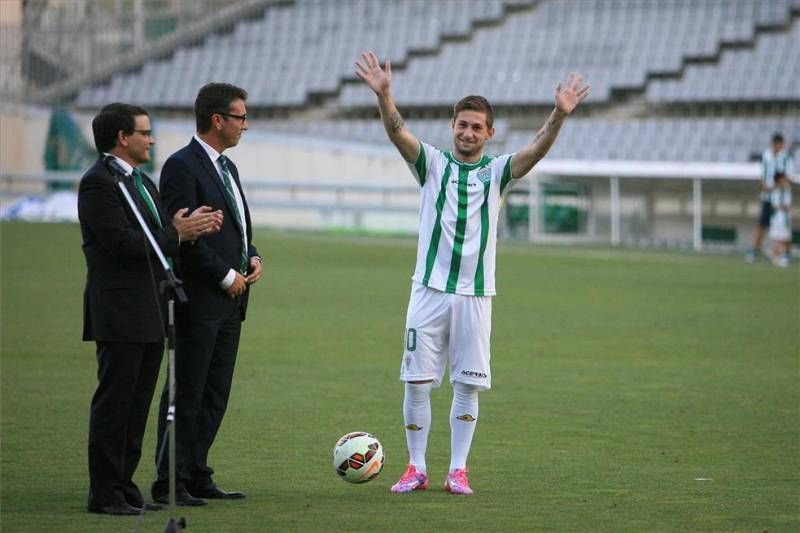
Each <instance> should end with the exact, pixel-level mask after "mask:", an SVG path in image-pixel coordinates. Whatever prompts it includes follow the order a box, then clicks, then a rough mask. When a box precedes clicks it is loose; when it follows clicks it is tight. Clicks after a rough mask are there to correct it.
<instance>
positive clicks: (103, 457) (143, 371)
mask: <svg viewBox="0 0 800 533" xmlns="http://www.w3.org/2000/svg"><path fill="white" fill-rule="evenodd" d="M163 351H164V343H163V341H160V342H154V343H124V342H99V341H98V342H97V365H98V367H97V381H98V383H97V390H96V391H95V393H94V396H93V397H92V408H91V414H90V416H89V505H88V506H89V509H90V510H97V509H100V508H102V507H106V506H109V505H121V504H123V503H125V502H127V503H129V504H131V505H133V506H134V507H140V506H141V505H142V503H143V499H142V494H141V492H139V488H138V487H137V486H136V484H135V483H134V482H133V474H134V472H135V471H136V467H137V466H138V465H139V459H140V458H141V457H142V439H143V438H144V430H145V426H146V425H147V414H148V412H149V410H150V402H151V400H152V399H153V392H154V390H155V388H156V381H157V380H158V371H159V368H160V367H161V357H162V354H163Z"/></svg>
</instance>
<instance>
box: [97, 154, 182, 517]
mask: <svg viewBox="0 0 800 533" xmlns="http://www.w3.org/2000/svg"><path fill="white" fill-rule="evenodd" d="M105 163H106V165H105V166H106V167H107V168H108V170H109V171H110V172H111V174H112V175H113V176H114V177H115V178H116V181H117V187H119V190H120V191H122V196H123V197H125V201H126V202H127V203H128V206H129V207H130V208H131V211H133V214H134V216H135V217H136V220H137V221H138V222H139V226H141V228H142V231H143V232H144V234H145V236H146V237H147V240H148V241H149V242H150V246H152V248H153V251H155V253H156V256H157V257H158V260H159V261H160V262H161V268H163V269H164V274H165V275H166V278H167V279H165V280H164V281H162V282H161V283H160V284H159V291H160V293H161V294H164V295H165V296H166V297H167V309H168V319H167V354H168V356H167V357H168V359H167V367H168V380H169V381H168V383H169V407H168V409H167V435H168V440H169V514H170V518H169V521H168V522H167V527H166V529H164V533H178V532H179V531H181V530H183V529H185V528H186V519H185V518H183V517H180V519H176V518H175V515H176V509H177V505H176V503H175V485H176V482H175V298H176V297H177V298H178V301H179V302H181V303H186V302H187V301H188V299H187V298H186V292H185V291H184V290H183V287H182V286H181V285H182V284H183V282H182V281H181V280H179V279H178V278H177V277H176V276H175V273H174V272H173V270H172V267H170V266H169V262H168V261H167V258H166V257H165V256H164V252H162V251H161V247H160V246H159V245H158V242H156V239H155V237H153V233H152V232H151V231H150V228H149V227H148V226H147V223H146V222H145V221H144V218H142V214H141V213H140V212H139V209H138V207H137V206H136V203H135V202H134V200H133V198H131V194H130V192H128V188H127V187H125V183H124V181H123V180H124V178H126V177H128V176H129V175H128V174H127V173H126V172H125V171H124V169H123V168H122V167H121V166H120V165H119V164H118V163H117V162H116V161H115V160H114V158H113V157H111V156H109V157H106V159H105Z"/></svg>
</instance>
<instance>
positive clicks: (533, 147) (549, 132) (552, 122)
mask: <svg viewBox="0 0 800 533" xmlns="http://www.w3.org/2000/svg"><path fill="white" fill-rule="evenodd" d="M582 81H583V76H581V75H580V74H575V73H570V75H569V77H568V78H567V83H566V86H565V87H563V88H562V86H561V83H560V82H559V84H558V86H557V87H556V108H555V109H553V112H552V113H550V116H549V117H548V118H547V121H545V123H544V126H542V128H541V129H540V130H539V132H538V133H537V134H536V136H535V137H534V138H533V140H532V141H531V143H530V144H528V145H527V146H525V147H524V148H522V149H521V150H519V151H518V152H517V153H515V154H514V157H513V158H511V176H512V177H513V178H521V177H523V176H524V175H525V174H527V173H528V172H530V170H531V169H532V168H533V166H534V165H535V164H536V163H538V162H539V160H540V159H541V158H543V157H544V156H545V154H546V153H547V151H548V150H550V147H551V146H553V143H554V142H555V140H556V137H558V132H559V130H560V129H561V126H562V124H564V119H566V118H567V115H569V114H570V113H572V111H574V110H575V108H576V107H578V104H580V103H581V102H582V101H583V99H584V98H586V96H587V95H588V94H589V89H590V88H591V87H590V86H589V85H583V86H581V82H582Z"/></svg>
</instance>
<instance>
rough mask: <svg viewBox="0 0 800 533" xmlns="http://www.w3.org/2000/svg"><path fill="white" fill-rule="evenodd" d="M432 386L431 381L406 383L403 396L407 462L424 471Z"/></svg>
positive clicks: (426, 468) (429, 424)
mask: <svg viewBox="0 0 800 533" xmlns="http://www.w3.org/2000/svg"><path fill="white" fill-rule="evenodd" d="M432 387H433V384H432V383H418V384H414V383H406V394H405V397H404V398H403V419H404V420H405V423H406V443H407V444H408V457H409V460H408V462H409V463H411V464H412V465H414V468H416V469H417V470H418V471H419V472H424V473H427V471H428V467H427V465H426V464H425V452H426V451H427V449H428V431H429V430H430V428H431V388H432Z"/></svg>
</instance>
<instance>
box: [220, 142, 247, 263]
mask: <svg viewBox="0 0 800 533" xmlns="http://www.w3.org/2000/svg"><path fill="white" fill-rule="evenodd" d="M219 166H220V167H221V168H222V184H223V185H224V186H225V200H226V201H227V202H228V207H230V209H231V212H233V218H234V220H235V221H236V224H238V225H239V232H240V233H241V234H242V250H241V252H242V253H241V257H240V265H239V272H241V273H242V274H244V275H247V235H246V234H245V231H244V225H243V224H242V214H241V213H240V212H239V207H238V205H237V204H236V195H234V194H233V177H232V176H231V172H230V170H229V169H228V158H227V157H225V156H224V155H221V156H219Z"/></svg>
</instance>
